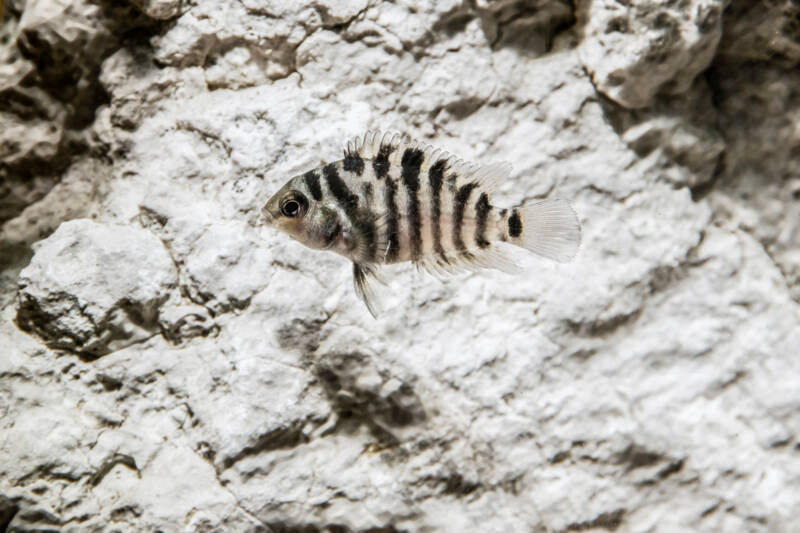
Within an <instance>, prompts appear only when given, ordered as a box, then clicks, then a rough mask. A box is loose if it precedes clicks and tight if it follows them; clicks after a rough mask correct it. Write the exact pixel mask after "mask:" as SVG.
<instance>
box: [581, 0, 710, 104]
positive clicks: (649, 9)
mask: <svg viewBox="0 0 800 533" xmlns="http://www.w3.org/2000/svg"><path fill="white" fill-rule="evenodd" d="M722 11H723V1H722V0H695V1H691V2H684V3H675V2H671V1H667V0H656V1H651V0H634V1H632V2H591V3H590V4H589V7H588V9H587V10H586V17H587V19H588V20H587V21H586V26H585V29H584V31H585V33H586V39H585V40H584V42H583V43H582V44H581V47H580V54H581V59H582V60H583V63H584V65H585V66H586V69H587V70H588V71H589V73H590V74H591V76H592V80H593V81H594V84H595V86H596V87H597V89H598V91H600V92H601V93H602V94H604V95H605V96H607V97H608V98H611V99H612V100H614V101H615V102H617V103H618V104H620V105H623V106H625V107H628V108H641V107H647V106H648V105H650V104H651V102H652V100H653V97H654V96H656V95H657V94H659V93H664V94H681V93H683V92H685V91H686V90H687V89H688V88H689V86H690V85H691V84H692V82H693V81H694V79H695V77H696V76H697V75H698V74H699V73H700V72H702V71H703V70H705V69H706V68H707V67H708V66H709V64H711V60H712V59H713V58H714V53H715V51H716V48H717V43H718V42H719V39H720V37H721V35H722Z"/></svg>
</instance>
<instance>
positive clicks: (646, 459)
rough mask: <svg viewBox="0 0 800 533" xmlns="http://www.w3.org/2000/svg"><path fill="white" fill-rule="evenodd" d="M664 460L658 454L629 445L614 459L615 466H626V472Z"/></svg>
mask: <svg viewBox="0 0 800 533" xmlns="http://www.w3.org/2000/svg"><path fill="white" fill-rule="evenodd" d="M663 459H664V456H663V455H662V454H660V453H658V452H651V451H650V450H647V449H646V448H643V447H641V446H638V445H636V444H631V445H630V446H628V447H627V448H626V449H625V450H623V451H622V452H620V453H618V454H617V455H616V456H615V457H614V461H615V462H616V463H617V464H624V465H627V468H628V470H633V469H636V468H643V467H647V466H652V465H654V464H656V463H658V462H660V461H662V460H663Z"/></svg>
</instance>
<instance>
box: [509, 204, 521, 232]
mask: <svg viewBox="0 0 800 533" xmlns="http://www.w3.org/2000/svg"><path fill="white" fill-rule="evenodd" d="M508 235H509V236H511V237H519V236H520V235H522V219H520V218H519V213H517V210H516V209H514V210H512V211H511V216H510V217H508Z"/></svg>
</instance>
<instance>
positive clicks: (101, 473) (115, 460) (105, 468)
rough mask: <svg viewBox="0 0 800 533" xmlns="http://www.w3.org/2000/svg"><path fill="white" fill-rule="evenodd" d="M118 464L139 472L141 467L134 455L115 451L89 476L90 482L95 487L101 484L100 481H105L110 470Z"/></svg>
mask: <svg viewBox="0 0 800 533" xmlns="http://www.w3.org/2000/svg"><path fill="white" fill-rule="evenodd" d="M117 465H124V466H127V467H128V468H130V469H131V470H134V471H135V472H137V473H138V472H139V467H137V466H136V461H135V460H134V458H133V457H131V456H130V455H126V454H123V453H115V454H114V455H112V456H111V457H109V458H107V459H106V460H105V461H103V464H101V465H100V467H99V468H98V469H97V471H96V472H95V473H94V474H92V476H91V477H90V478H89V484H90V485H91V486H93V487H95V486H97V485H99V484H100V482H101V481H103V478H104V477H106V475H108V473H109V472H111V469H113V468H114V467H115V466H117Z"/></svg>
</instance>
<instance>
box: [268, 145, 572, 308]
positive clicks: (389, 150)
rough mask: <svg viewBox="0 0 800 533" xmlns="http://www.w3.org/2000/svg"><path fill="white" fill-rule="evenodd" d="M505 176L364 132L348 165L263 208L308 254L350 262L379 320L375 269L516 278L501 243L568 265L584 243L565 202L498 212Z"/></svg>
mask: <svg viewBox="0 0 800 533" xmlns="http://www.w3.org/2000/svg"><path fill="white" fill-rule="evenodd" d="M510 171H511V167H510V165H508V164H507V163H500V164H491V165H487V166H479V165H474V164H470V163H467V162H464V161H462V160H460V159H458V158H456V157H454V156H451V155H449V154H447V153H446V152H443V151H441V150H438V149H435V148H433V147H430V146H426V145H423V144H420V143H416V142H414V141H411V140H408V139H405V138H403V137H402V136H400V135H399V134H381V133H379V132H368V133H367V134H366V135H364V136H363V137H360V138H356V139H353V140H352V141H350V142H348V143H347V146H346V148H345V153H344V158H343V159H341V160H339V161H336V162H333V163H329V164H327V165H324V166H322V167H320V168H317V169H314V170H309V171H308V172H305V173H304V174H301V175H299V176H295V177H293V178H291V179H290V180H289V181H288V182H287V183H286V184H285V185H284V186H283V187H282V188H281V189H280V190H279V191H278V192H277V193H275V194H274V195H273V196H272V197H271V198H270V199H269V200H268V201H267V203H266V205H265V206H264V208H263V210H262V215H263V219H264V220H265V222H266V223H267V224H268V225H271V226H273V227H276V228H277V229H279V230H281V231H284V232H285V233H287V234H289V235H290V236H291V237H293V238H294V239H296V240H298V241H299V242H301V243H303V244H305V245H306V246H308V247H310V248H315V249H322V250H330V251H333V252H336V253H338V254H340V255H342V256H344V257H346V258H348V259H350V260H351V261H353V276H354V283H355V288H356V292H357V293H358V295H359V296H360V297H361V298H362V299H363V300H364V302H365V303H366V305H367V308H368V309H369V310H370V312H371V313H372V314H373V315H376V311H377V305H376V299H377V298H376V293H375V291H374V286H373V283H372V281H373V280H375V279H377V271H378V268H379V267H380V266H381V265H384V264H392V263H400V262H405V261H412V262H414V263H415V264H417V265H418V266H420V267H423V268H425V269H427V270H429V271H431V272H433V273H436V274H439V275H443V274H447V273H450V272H453V271H458V270H465V269H466V270H470V269H475V268H499V269H501V270H506V271H515V270H516V265H515V264H514V263H513V262H512V261H511V260H510V259H508V257H507V255H506V254H505V253H504V250H503V249H502V248H501V247H500V246H502V245H498V243H502V242H505V243H510V244H513V245H517V246H521V247H523V248H527V249H529V250H531V251H533V252H536V253H538V254H540V255H543V256H545V257H549V258H551V259H554V260H556V261H562V262H564V261H569V260H570V259H571V258H572V257H573V256H574V255H575V253H576V252H577V249H578V246H579V244H580V225H579V223H578V219H577V217H576V215H575V212H574V211H573V210H572V208H571V207H570V206H569V204H568V203H567V202H565V201H563V200H545V201H543V202H537V203H530V204H527V203H526V204H523V205H521V206H518V207H516V208H511V209H505V208H498V207H497V206H495V205H494V204H493V203H492V193H493V191H494V189H495V188H496V186H497V185H498V184H499V183H502V182H503V181H504V180H505V179H507V177H508V174H509V173H510Z"/></svg>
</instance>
